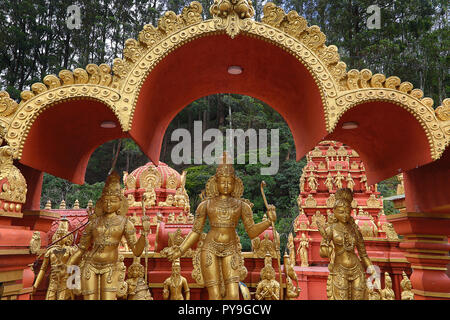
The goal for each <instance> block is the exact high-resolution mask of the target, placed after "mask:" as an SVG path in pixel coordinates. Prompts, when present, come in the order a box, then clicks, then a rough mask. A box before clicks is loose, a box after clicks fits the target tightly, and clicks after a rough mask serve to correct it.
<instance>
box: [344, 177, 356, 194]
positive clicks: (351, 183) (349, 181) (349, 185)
mask: <svg viewBox="0 0 450 320" xmlns="http://www.w3.org/2000/svg"><path fill="white" fill-rule="evenodd" d="M345 180H346V181H347V188H349V189H350V190H352V191H353V188H354V187H355V181H353V179H352V175H351V174H350V172H349V173H348V174H347V178H346V179H345Z"/></svg>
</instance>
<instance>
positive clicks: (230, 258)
mask: <svg viewBox="0 0 450 320" xmlns="http://www.w3.org/2000/svg"><path fill="white" fill-rule="evenodd" d="M205 189H206V192H205V193H206V199H204V200H203V201H202V202H201V203H200V204H199V206H198V207H197V211H196V215H195V220H194V225H193V227H192V231H191V232H190V233H189V235H188V236H187V237H186V239H185V240H184V241H183V243H182V244H181V245H180V246H173V247H171V248H170V249H169V252H168V257H169V259H170V260H172V261H173V260H175V259H178V258H179V257H181V256H182V255H183V254H184V253H185V252H186V251H187V250H188V249H189V248H191V247H192V246H193V245H194V244H195V243H196V242H197V241H198V240H199V239H200V236H201V234H202V231H203V227H204V225H205V222H206V218H207V217H208V219H209V222H210V226H211V229H210V231H209V232H208V234H207V235H206V238H205V239H204V240H203V241H202V246H201V248H200V257H199V260H200V269H201V272H200V274H199V277H201V278H202V279H196V280H197V281H198V282H200V283H204V285H205V286H206V288H207V290H208V294H209V299H210V300H222V298H224V299H227V300H237V299H239V286H238V283H239V280H240V279H241V278H242V280H243V278H244V277H245V275H246V269H245V267H244V265H243V259H242V255H241V244H240V240H239V237H238V235H237V233H236V227H237V224H238V222H239V219H242V221H243V222H244V227H245V229H246V231H247V233H248V235H249V237H250V239H253V238H255V237H257V236H258V235H259V234H261V233H262V232H263V231H264V230H266V229H267V228H269V227H270V226H271V225H272V221H275V220H276V213H275V207H274V206H270V207H269V210H268V212H267V215H268V218H269V219H267V220H266V221H263V222H260V223H258V224H255V222H254V221H253V214H252V209H251V207H250V205H249V204H248V203H247V202H246V201H244V199H242V198H241V197H242V194H243V191H244V185H243V183H242V180H241V179H240V178H239V177H237V176H236V175H235V172H234V168H233V165H232V161H231V159H229V158H228V157H227V154H226V153H224V154H223V157H222V159H221V163H220V164H219V165H218V168H217V171H216V174H215V175H214V176H212V177H211V178H210V179H209V180H208V182H207V183H206V188H205ZM199 246H200V245H199ZM194 271H195V269H194ZM221 287H222V288H223V287H224V288H225V290H224V291H225V292H224V293H225V294H224V295H223V294H222V292H221V289H220V288H221Z"/></svg>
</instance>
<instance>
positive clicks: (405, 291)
mask: <svg viewBox="0 0 450 320" xmlns="http://www.w3.org/2000/svg"><path fill="white" fill-rule="evenodd" d="M402 276H403V279H402V281H401V282H400V286H401V287H402V300H414V293H413V292H412V291H411V289H412V285H411V280H409V279H408V276H407V275H406V273H405V271H403V272H402Z"/></svg>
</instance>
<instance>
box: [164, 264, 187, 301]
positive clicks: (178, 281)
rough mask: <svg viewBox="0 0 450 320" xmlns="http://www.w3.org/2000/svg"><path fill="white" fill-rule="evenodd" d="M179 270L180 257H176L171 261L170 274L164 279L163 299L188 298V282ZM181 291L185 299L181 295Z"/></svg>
mask: <svg viewBox="0 0 450 320" xmlns="http://www.w3.org/2000/svg"><path fill="white" fill-rule="evenodd" d="M180 271H181V267H180V259H177V260H175V261H173V262H172V275H171V276H170V277H169V278H167V279H166V280H165V281H164V290H163V298H164V300H167V299H169V300H190V290H189V286H188V282H187V280H186V278H185V277H183V276H182V275H181V274H180ZM183 291H184V295H185V296H186V299H185V298H184V297H183Z"/></svg>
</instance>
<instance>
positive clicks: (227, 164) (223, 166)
mask: <svg viewBox="0 0 450 320" xmlns="http://www.w3.org/2000/svg"><path fill="white" fill-rule="evenodd" d="M223 176H233V177H234V189H233V192H232V193H231V196H232V197H234V198H238V199H240V198H241V197H242V194H243V193H244V184H243V183H242V180H241V179H240V178H239V177H238V176H236V174H235V172H234V168H233V160H232V159H231V157H230V156H229V155H228V153H227V152H224V153H223V154H222V156H221V157H220V158H219V165H218V166H217V171H216V174H215V175H213V176H212V177H211V178H209V180H208V181H207V182H206V187H205V194H206V198H203V199H202V201H203V200H205V199H208V198H214V197H215V196H218V195H219V191H218V189H217V178H219V177H223Z"/></svg>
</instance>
